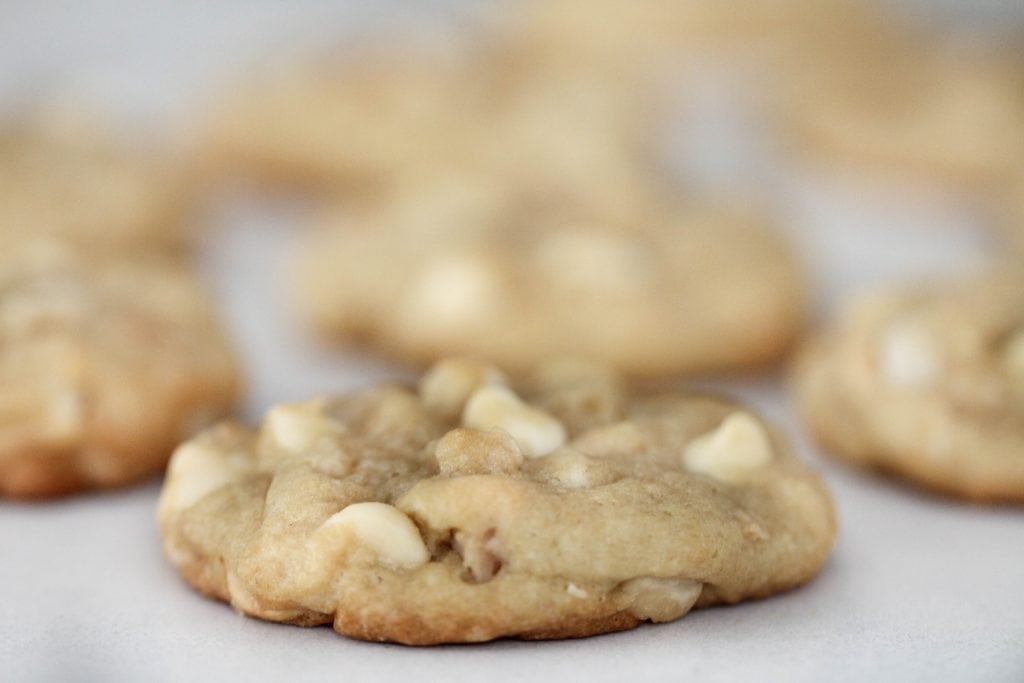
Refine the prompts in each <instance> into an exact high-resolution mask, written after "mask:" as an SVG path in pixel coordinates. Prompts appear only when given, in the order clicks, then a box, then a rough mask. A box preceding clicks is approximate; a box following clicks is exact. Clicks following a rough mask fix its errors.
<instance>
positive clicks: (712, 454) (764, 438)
mask: <svg viewBox="0 0 1024 683" xmlns="http://www.w3.org/2000/svg"><path fill="white" fill-rule="evenodd" d="M771 458H772V446H771V442H770V441H769V440H768V434H767V433H766V432H765V430H764V427H762V426H761V423H760V422H758V421H757V420H756V419H754V418H753V417H751V416H750V415H747V414H746V413H733V414H732V415H730V416H729V417H727V418H725V420H723V421H722V424H721V425H719V427H718V429H715V430H714V431H712V432H708V433H707V434H704V435H703V436H701V437H698V438H696V439H694V440H693V441H691V442H690V443H689V445H687V447H686V450H685V451H683V462H684V463H685V465H686V468H687V469H689V470H690V471H692V472H697V473H699V474H706V475H708V476H709V477H713V478H715V479H718V480H720V481H725V482H729V483H738V482H741V481H743V480H744V479H746V478H747V477H748V476H749V475H750V474H752V473H753V472H756V471H757V470H759V469H761V468H762V467H764V466H765V465H767V464H768V462H769V461H770V460H771Z"/></svg>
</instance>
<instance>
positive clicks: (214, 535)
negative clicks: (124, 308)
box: [158, 359, 835, 645]
mask: <svg viewBox="0 0 1024 683" xmlns="http://www.w3.org/2000/svg"><path fill="white" fill-rule="evenodd" d="M158 517H159V522H160V528H161V531H162V534H163V538H164V550H165V552H166V554H167V556H168V557H169V558H170V560H171V561H172V562H173V563H174V565H175V566H176V567H177V568H178V570H179V571H180V572H181V575H182V576H183V577H184V579H185V580H186V581H187V582H188V583H190V584H192V585H193V586H194V587H195V588H197V589H198V590H199V591H201V592H202V593H204V594H206V595H209V596H212V597H215V598H218V599H220V600H224V601H226V602H230V603H231V604H232V605H233V606H234V607H235V608H236V609H237V610H239V611H241V612H243V613H244V614H247V615H251V616H256V617H259V618H262V619H268V620H271V621H280V622H287V623H292V624H299V625H304V626H312V625H318V624H332V623H333V625H334V628H335V629H336V630H337V631H338V632H339V633H342V634H345V635H348V636H351V637H355V638H360V639H365V640H376V641H396V642H401V643H407V644H417V645H425V644H433V643H446V642H476V641H485V640H491V639H494V638H500V637H518V638H529V639H539V638H568V637H581V636H588V635H592V634H596V633H603V632H608V631H619V630H623V629H628V628H632V627H634V626H636V625H638V624H639V623H640V622H642V621H655V622H664V621H670V620H674V619H677V618H679V617H681V616H683V615H684V614H686V613H687V612H688V611H689V610H690V609H691V608H693V607H704V606H708V605H713V604H719V603H734V602H738V601H740V600H744V599H748V598H759V597H765V596H768V595H771V594H773V593H777V592H779V591H782V590H786V589H789V588H792V587H794V586H797V585H800V584H802V583H804V582H805V581H808V580H809V579H810V578H811V577H812V576H814V575H815V574H816V573H817V572H818V570H819V569H820V567H821V565H822V563H823V562H824V560H825V558H826V556H827V555H828V553H829V550H830V548H831V546H832V542H833V538H834V534H835V520H834V515H833V509H832V503H831V500H830V498H829V495H828V493H827V492H826V490H825V488H824V487H823V485H822V483H821V481H820V480H819V479H818V478H817V477H816V476H815V475H814V474H813V473H811V472H810V471H809V470H808V469H807V468H806V467H805V466H804V465H803V464H802V463H800V462H799V461H798V460H796V459H795V458H794V457H793V456H792V455H791V453H790V451H789V449H788V448H787V446H786V445H785V443H784V441H783V439H781V438H780V436H779V435H778V434H777V433H776V432H775V431H774V430H773V429H771V428H769V427H767V426H766V425H765V424H764V423H762V422H761V421H760V420H758V419H757V418H755V417H754V416H752V415H751V414H750V413H748V412H747V411H746V410H745V409H743V408H741V407H739V406H736V405H733V404H730V403H728V402H726V401H722V400H718V399H710V398H700V397H694V396H684V395H680V394H663V395H634V394H631V393H629V392H628V391H626V390H625V389H624V388H623V386H622V384H621V382H620V380H619V379H618V378H617V377H616V376H615V375H614V374H612V373H610V372H609V371H607V370H605V369H603V368H601V367H598V366H593V365H591V364H587V363H581V362H579V361H561V362H557V363H551V364H548V365H546V366H544V367H542V368H541V369H539V370H537V371H535V372H534V373H533V375H532V376H531V377H530V378H529V379H528V380H526V381H524V382H522V383H521V384H520V385H519V386H518V387H517V389H513V388H511V387H510V386H509V383H508V379H507V377H506V376H505V375H504V374H503V373H502V372H501V371H499V370H497V369H496V368H495V367H493V366H490V365H488V364H486V363H483V362H480V361H472V360H468V359H457V360H448V361H444V362H442V363H440V364H438V365H436V366H435V367H434V368H433V369H432V370H431V371H430V372H429V373H427V374H426V375H425V376H424V378H423V379H422V380H421V382H420V384H419V387H418V390H417V389H413V388H408V387H401V386H382V387H377V388H372V389H366V390H362V391H358V392H356V393H353V394H350V395H347V396H340V397H332V398H323V399H316V400H312V401H309V402H306V403H299V404H291V405H280V406H276V407H274V408H272V409H271V410H270V411H269V412H268V413H267V415H266V416H265V418H264V420H263V422H262V423H261V424H260V425H259V426H258V427H257V428H255V429H250V428H247V427H243V426H240V425H237V424H232V423H225V424H221V425H219V426H216V427H213V428H212V429H210V430H208V431H206V432H204V433H203V434H201V435H200V436H198V437H197V438H195V439H193V440H191V441H189V442H187V443H185V444H184V445H182V446H181V447H180V448H179V449H178V450H177V452H176V453H175V455H174V457H173V459H172V461H171V465H170V467H169V470H168V476H167V480H166V482H165V485H164V490H163V492H162V493H161V497H160V502H159V508H158Z"/></svg>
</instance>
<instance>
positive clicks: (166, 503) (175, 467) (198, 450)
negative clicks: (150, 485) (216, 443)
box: [160, 441, 253, 512]
mask: <svg viewBox="0 0 1024 683" xmlns="http://www.w3.org/2000/svg"><path fill="white" fill-rule="evenodd" d="M252 469H253V465H252V461H251V460H250V459H249V458H248V457H246V456H245V455H244V454H242V453H230V452H229V453H225V452H223V451H220V450H217V449H215V448H210V447H209V446H207V445H205V444H204V443H202V442H201V441H189V442H187V443H185V444H183V445H181V446H179V447H178V450H176V451H175V452H174V455H173V456H172V457H171V461H170V464H169V465H168V467H167V484H166V485H165V486H164V491H163V493H162V494H161V497H160V508H161V510H163V511H166V512H172V511H178V510H185V509H187V508H189V507H191V506H192V505H194V504H195V503H197V502H199V501H200V500H202V499H203V498H205V497H206V496H208V495H209V494H211V493H213V492H214V491H216V490H218V489H220V488H222V487H224V486H227V485H228V484H231V483H233V482H236V481H240V480H241V479H243V478H244V477H245V476H246V475H247V474H248V473H249V472H251V471H252Z"/></svg>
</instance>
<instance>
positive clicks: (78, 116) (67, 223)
mask: <svg viewBox="0 0 1024 683" xmlns="http://www.w3.org/2000/svg"><path fill="white" fill-rule="evenodd" d="M186 195H187V192H186V183H185V178H184V174H183V170H182V168H181V167H180V165H178V164H177V163H176V162H172V161H170V160H169V159H167V158H162V157H160V155H159V154H158V153H157V152H155V151H153V152H147V151H143V150H142V149H140V147H139V146H138V145H133V144H132V143H131V142H129V141H128V140H127V139H120V138H119V137H118V136H117V135H116V134H115V133H114V132H113V131H112V130H109V129H106V128H104V127H102V126H100V125H97V124H96V123H95V122H93V121H92V120H91V119H88V118H87V117H86V116H85V115H84V114H82V113H79V112H73V111H70V110H67V109H56V108H54V109H42V110H39V111H37V112H35V113H34V114H33V115H31V116H28V117H25V118H23V119H21V120H20V121H17V122H16V123H13V124H10V125H8V126H7V127H6V128H5V129H3V130H0V237H3V238H4V239H28V238H30V237H37V236H40V235H47V236H51V237H55V238H60V239H64V240H68V241H71V242H74V243H76V244H82V245H88V247H89V248H92V249H118V250H121V249H128V250H134V249H138V248H146V249H150V248H155V249H158V250H180V249H182V248H183V247H184V246H185V245H186V244H187V242H188V235H187V225H186V220H185V219H186V213H187V206H188V200H187V197H186Z"/></svg>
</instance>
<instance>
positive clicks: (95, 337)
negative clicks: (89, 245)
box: [0, 240, 240, 497]
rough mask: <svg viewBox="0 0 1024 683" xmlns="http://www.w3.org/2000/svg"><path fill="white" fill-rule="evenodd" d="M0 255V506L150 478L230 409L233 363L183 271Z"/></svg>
mask: <svg viewBox="0 0 1024 683" xmlns="http://www.w3.org/2000/svg"><path fill="white" fill-rule="evenodd" d="M0 244H3V245H4V246H3V248H2V251H0V494H6V495H10V496H16V497H32V496H47V495H58V494H63V493H70V492H73V491H77V490H81V489H87V488H98V487H110V486H118V485H122V484H126V483H129V482H132V481H135V480H138V479H140V478H142V477H144V476H147V475H152V474H155V473H157V472H159V471H161V470H162V469H163V467H164V465H165V464H166V462H167V459H168V458H169V457H170V454H171V451H172V450H173V449H174V447H175V446H176V445H177V444H178V443H179V442H180V441H181V439H183V438H186V437H187V436H189V435H190V434H192V433H194V431H195V430H197V429H199V428H201V427H203V426H204V425H205V424H209V423H210V422H211V421H213V420H215V419H217V418H220V417H223V416H225V415H226V414H228V413H229V412H230V411H231V410H232V408H233V407H234V405H235V403H236V401H237V397H238V393H239V383H240V382H239V377H238V369H237V361H236V359H235V357H234V354H233V352H232V350H231V349H230V346H229V344H228V342H227V340H226V338H225V336H224V333H223V332H222V331H221V329H220V326H219V324H218V322H217V320H216V318H215V315H214V311H213V309H212V305H211V304H210V302H209V301H208V299H207V295H206V292H205V291H203V289H202V287H201V286H200V284H199V283H198V282H197V281H196V279H195V277H194V276H193V275H192V273H190V272H189V271H188V270H186V269H185V268H183V267H182V266H180V265H177V264H176V263H174V262H173V261H172V260H168V259H161V258H156V257H136V258H134V259H133V260H132V261H131V262H129V261H127V260H125V259H122V258H107V257H104V256H100V255H96V254H91V255H89V254H86V253H84V252H81V251H79V250H77V249H74V248H72V247H70V246H68V245H66V244H62V243H59V242H50V241H43V240H30V241H28V242H23V241H20V240H19V241H17V242H4V241H3V240H0Z"/></svg>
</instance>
